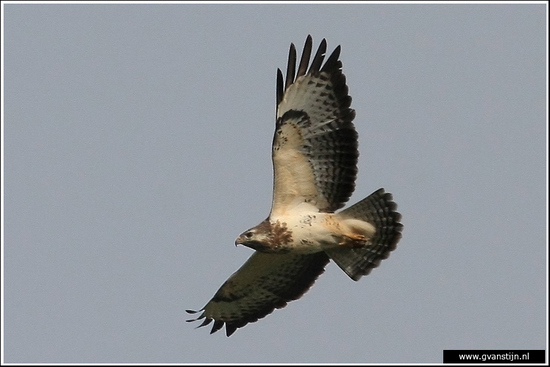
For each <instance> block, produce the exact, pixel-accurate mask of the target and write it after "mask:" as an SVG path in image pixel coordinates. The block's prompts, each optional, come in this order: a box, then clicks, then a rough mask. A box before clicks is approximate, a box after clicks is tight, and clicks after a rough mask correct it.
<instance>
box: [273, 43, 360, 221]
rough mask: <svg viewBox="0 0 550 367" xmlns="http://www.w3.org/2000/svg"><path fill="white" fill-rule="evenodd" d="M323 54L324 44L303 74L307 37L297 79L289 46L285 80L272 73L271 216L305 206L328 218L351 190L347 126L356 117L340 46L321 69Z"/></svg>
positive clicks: (352, 146) (351, 137)
mask: <svg viewBox="0 0 550 367" xmlns="http://www.w3.org/2000/svg"><path fill="white" fill-rule="evenodd" d="M326 48H327V43H326V41H325V40H324V39H323V40H322V41H321V44H320V45H319V48H318V50H317V52H316V53H315V56H314V57H313V61H312V62H311V66H309V70H308V64H309V60H310V56H311V50H312V40H311V36H308V37H307V40H306V43H305V46H304V50H303V53H302V57H301V60H300V65H299V67H298V72H297V74H296V78H295V77H294V71H295V63H296V51H295V47H294V45H291V46H290V52H289V59H288V66H287V75H286V78H283V75H282V72H281V71H280V70H278V71H277V123H276V129H275V134H274V138H273V151H272V156H273V169H274V188H273V204H272V214H274V213H275V214H276V213H277V212H278V211H280V212H283V211H285V210H286V209H287V208H288V207H289V206H290V205H294V204H296V203H299V202H304V201H305V202H309V203H311V204H313V205H315V206H316V207H317V208H319V210H320V211H324V212H333V211H335V210H336V209H339V208H341V207H342V206H344V204H345V203H346V202H347V200H348V199H349V197H350V196H351V194H352V193H353V190H354V188H355V178H356V176H357V158H358V156H359V152H358V150H357V132H356V131H355V127H354V126H353V123H352V121H353V119H354V117H355V112H354V111H353V110H352V109H351V108H350V105H351V97H350V96H349V95H348V87H347V86H346V78H345V76H344V75H343V74H342V70H341V67H342V63H341V61H340V60H339V56H340V46H338V47H337V48H336V49H335V50H334V51H333V53H332V54H331V55H330V56H329V57H328V59H327V60H326V62H325V63H324V65H323V60H324V58H325V52H326ZM283 80H284V81H283Z"/></svg>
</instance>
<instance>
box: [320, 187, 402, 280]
mask: <svg viewBox="0 0 550 367" xmlns="http://www.w3.org/2000/svg"><path fill="white" fill-rule="evenodd" d="M396 209H397V204H395V203H394V202H393V200H392V195H391V194H390V193H386V192H384V189H379V190H377V191H375V192H373V193H372V194H370V195H369V196H368V197H367V198H365V199H363V200H361V201H360V202H358V203H357V204H355V205H353V206H351V207H349V208H347V209H345V210H343V211H342V212H340V213H339V216H341V217H343V218H354V219H359V220H363V221H366V222H369V223H371V224H372V225H374V227H375V228H376V233H375V235H374V236H373V237H372V238H371V239H370V240H369V241H368V243H367V244H366V245H365V246H364V247H359V248H347V247H344V246H340V247H336V248H330V249H326V250H325V252H326V253H327V255H329V257H330V258H331V259H332V260H333V261H334V262H335V263H336V264H338V266H339V267H340V268H341V269H342V270H343V271H345V272H346V274H347V275H348V276H349V277H350V278H351V279H353V280H356V281H357V280H359V279H360V278H361V277H362V276H363V275H367V274H369V273H370V272H371V270H372V269H373V268H375V267H377V266H378V265H379V264H380V262H381V261H382V260H383V259H387V258H388V257H389V256H390V252H391V251H393V250H395V248H396V246H397V242H399V239H401V231H402V229H403V225H402V224H401V223H400V222H399V221H400V220H401V214H399V213H398V212H396Z"/></svg>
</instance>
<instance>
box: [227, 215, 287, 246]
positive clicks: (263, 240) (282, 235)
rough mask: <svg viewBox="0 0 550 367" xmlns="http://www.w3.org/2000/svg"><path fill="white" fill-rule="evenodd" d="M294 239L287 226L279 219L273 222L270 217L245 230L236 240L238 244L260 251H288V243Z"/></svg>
mask: <svg viewBox="0 0 550 367" xmlns="http://www.w3.org/2000/svg"><path fill="white" fill-rule="evenodd" d="M291 239H292V236H291V234H290V233H289V232H287V231H286V226H285V225H284V224H283V225H281V224H280V223H279V221H277V222H276V223H274V224H272V223H271V222H270V221H269V220H268V219H266V220H264V221H263V222H262V223H260V224H258V225H257V226H256V227H253V228H250V229H249V230H247V231H245V232H243V233H242V234H241V235H240V236H239V237H237V239H236V240H235V246H236V245H244V246H247V247H250V248H251V249H254V250H256V251H260V252H271V253H275V252H278V253H284V252H288V247H286V245H287V243H288V242H289V241H290V240H291Z"/></svg>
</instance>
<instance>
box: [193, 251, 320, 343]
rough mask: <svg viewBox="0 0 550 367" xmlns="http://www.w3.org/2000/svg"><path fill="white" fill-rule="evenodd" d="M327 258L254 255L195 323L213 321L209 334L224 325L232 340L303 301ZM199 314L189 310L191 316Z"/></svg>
mask: <svg viewBox="0 0 550 367" xmlns="http://www.w3.org/2000/svg"><path fill="white" fill-rule="evenodd" d="M328 262H329V258H328V256H327V255H326V254H325V253H324V252H319V253H314V254H307V255H305V254H300V255H295V254H291V253H287V254H266V253H261V252H255V253H254V254H253V255H252V256H251V257H250V258H249V259H248V260H247V262H246V263H244V265H243V266H242V267H241V268H240V269H239V270H238V271H237V272H235V273H234V274H233V275H231V277H230V278H229V279H227V281H226V282H225V283H224V284H223V285H222V286H221V287H220V289H219V290H218V291H217V292H216V294H215V295H214V297H213V298H212V299H211V300H210V302H208V303H207V304H206V306H204V308H203V309H202V310H200V311H202V313H201V314H200V315H199V316H198V317H197V318H195V319H192V320H187V321H197V320H201V319H204V321H203V322H202V324H200V325H199V326H198V327H201V326H206V325H208V324H210V323H211V322H212V321H214V324H213V326H212V330H211V331H210V333H214V332H216V331H218V330H219V329H221V328H222V327H223V325H225V329H226V334H227V336H230V335H231V334H233V333H234V332H235V330H237V329H238V328H240V327H243V326H245V325H246V324H248V323H250V322H255V321H257V320H258V319H261V318H262V317H265V316H266V315H268V314H270V313H271V312H273V310H274V309H276V308H282V307H285V306H286V304H287V302H290V301H292V300H296V299H298V298H300V297H301V296H302V295H303V294H304V293H305V292H306V291H307V290H308V289H309V288H310V287H311V286H312V285H313V283H314V282H315V280H316V279H317V277H318V276H319V275H320V274H321V273H323V271H324V269H325V266H326V264H327V263H328ZM200 311H192V310H187V312H188V313H198V312H200Z"/></svg>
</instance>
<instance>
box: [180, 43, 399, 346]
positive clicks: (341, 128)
mask: <svg viewBox="0 0 550 367" xmlns="http://www.w3.org/2000/svg"><path fill="white" fill-rule="evenodd" d="M326 47H327V44H326V41H325V40H324V39H323V40H322V41H321V44H320V45H319V49H318V50H317V52H316V53H315V56H314V57H313V61H312V62H311V64H309V61H310V56H311V49H312V39H311V36H308V37H307V39H306V42H305V46H304V50H303V52H302V57H301V59H300V64H299V65H298V70H297V72H296V48H295V47H294V44H291V45H290V52H289V56H288V66H287V71H286V78H284V80H283V74H282V72H281V70H277V118H276V124H275V134H274V137H273V145H272V160H273V173H274V183H273V201H272V206H271V212H270V214H269V216H268V217H267V219H265V220H264V221H263V222H261V223H260V224H258V225H257V226H255V227H253V228H251V229H249V230H247V231H245V232H243V233H242V234H241V235H240V236H239V237H238V238H237V240H236V241H235V244H241V245H244V246H248V247H250V248H252V249H253V250H255V251H254V253H253V254H252V256H250V258H249V259H248V260H247V261H246V262H245V263H244V265H243V266H242V267H241V268H240V269H239V270H237V271H236V272H235V273H234V274H233V275H231V276H230V277H229V279H227V281H226V282H225V283H224V284H223V285H222V286H221V287H220V289H219V290H218V291H217V292H216V294H215V295H214V297H213V298H212V299H211V300H210V301H209V302H208V303H207V304H206V306H204V307H203V308H202V309H201V310H199V311H192V310H187V312H188V313H192V314H193V313H198V312H201V311H202V313H201V314H200V315H199V316H198V317H197V318H195V319H191V320H187V321H197V320H200V319H204V320H203V322H202V324H200V325H199V326H198V327H201V326H206V325H208V324H209V323H210V322H212V321H214V324H213V327H212V330H211V332H210V333H214V332H216V331H218V330H220V329H221V328H222V327H223V325H225V328H226V334H227V336H230V335H231V334H233V333H234V332H235V330H237V329H238V328H241V327H243V326H245V325H246V324H248V323H250V322H255V321H257V320H258V319H260V318H262V317H265V316H266V315H268V314H270V313H271V312H273V310H274V309H276V308H282V307H285V306H286V304H287V302H289V301H292V300H296V299H298V298H300V297H301V296H302V295H303V294H304V293H305V292H306V291H307V290H308V289H309V288H310V287H311V286H312V285H313V283H314V282H315V280H316V279H317V277H318V276H319V275H320V274H321V273H323V271H324V269H325V266H326V265H327V263H328V262H329V261H330V260H331V259H332V260H333V261H334V262H335V263H336V264H337V265H338V266H339V267H340V268H341V269H342V270H343V271H344V272H345V273H346V274H347V275H348V276H349V277H350V278H351V279H353V280H356V281H357V280H359V279H360V278H361V277H362V276H363V275H367V274H369V272H370V271H371V270H372V269H373V268H375V267H377V266H378V265H379V263H380V261H381V260H382V259H386V258H387V257H388V256H389V254H390V252H391V251H392V250H394V249H395V248H396V245H397V242H398V241H399V239H400V238H401V230H402V228H403V226H402V225H401V223H400V222H399V221H400V219H401V215H400V214H399V213H398V212H396V208H397V205H396V204H395V203H394V202H393V201H392V195H391V194H389V193H386V192H384V189H379V190H377V191H375V192H374V193H372V194H371V195H370V196H368V197H367V198H365V199H363V200H361V201H360V202H358V203H356V204H355V205H353V206H351V207H349V208H347V209H344V210H342V211H339V212H337V213H336V210H338V209H340V208H342V207H343V206H344V204H345V203H346V202H347V201H348V199H349V198H350V196H351V194H352V192H353V190H354V188H355V179H356V176H357V159H358V156H359V152H358V150H357V146H358V145H357V132H356V131H355V127H354V125H353V123H352V121H353V119H354V117H355V111H354V110H352V109H351V108H350V105H351V97H350V96H349V95H348V87H347V86H346V78H345V76H344V74H342V70H341V67H342V62H341V61H340V60H339V56H340V46H338V47H337V48H336V49H335V50H334V51H333V52H332V54H331V55H330V56H329V57H328V59H327V60H326V62H325V63H324V65H323V60H324V57H325V52H326Z"/></svg>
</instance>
